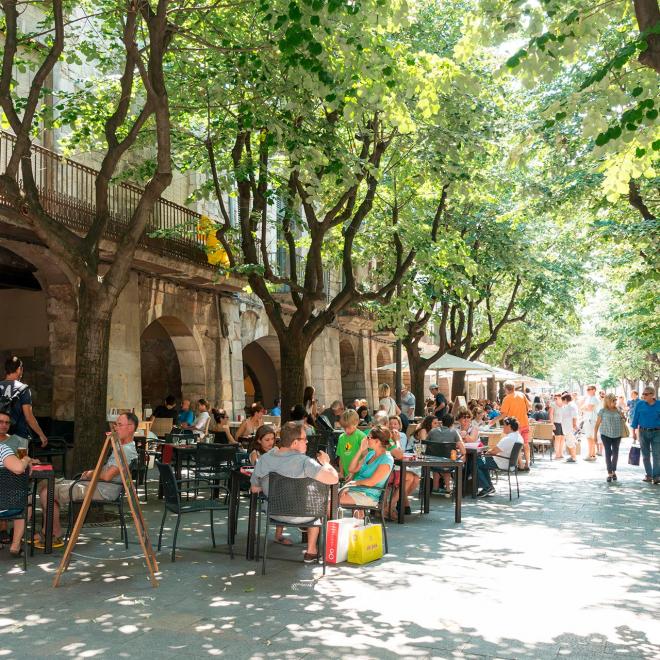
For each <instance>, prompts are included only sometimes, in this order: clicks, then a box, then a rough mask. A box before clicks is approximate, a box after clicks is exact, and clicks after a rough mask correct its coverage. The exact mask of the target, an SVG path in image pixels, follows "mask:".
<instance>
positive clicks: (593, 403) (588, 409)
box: [580, 385, 600, 461]
mask: <svg viewBox="0 0 660 660" xmlns="http://www.w3.org/2000/svg"><path fill="white" fill-rule="evenodd" d="M599 408H600V401H599V400H598V397H597V396H596V386H595V385H588V386H587V396H586V397H585V400H584V402H583V403H582V407H581V408H580V410H581V411H582V414H583V420H584V425H583V427H582V430H583V431H584V435H585V436H587V443H588V445H589V450H588V452H587V457H586V458H585V459H584V460H585V461H595V460H596V433H595V432H594V427H595V425H596V419H597V417H598V409H599Z"/></svg>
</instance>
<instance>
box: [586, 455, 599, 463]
mask: <svg viewBox="0 0 660 660" xmlns="http://www.w3.org/2000/svg"><path fill="white" fill-rule="evenodd" d="M584 460H585V461H589V462H590V463H592V462H593V461H595V460H596V457H595V456H587V457H586V458H585V459H584Z"/></svg>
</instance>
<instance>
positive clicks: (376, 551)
mask: <svg viewBox="0 0 660 660" xmlns="http://www.w3.org/2000/svg"><path fill="white" fill-rule="evenodd" d="M382 556H383V527H382V525H376V524H374V525H360V526H358V527H354V528H353V529H352V530H351V532H350V541H349V544H348V561H349V562H350V563H351V564H368V563H369V562H370V561H375V560H376V559H380V558H381V557H382Z"/></svg>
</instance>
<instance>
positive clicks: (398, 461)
mask: <svg viewBox="0 0 660 660" xmlns="http://www.w3.org/2000/svg"><path fill="white" fill-rule="evenodd" d="M394 464H395V465H398V466H399V467H400V468H401V481H400V483H399V520H398V522H399V524H400V525H401V524H403V523H404V522H405V506H404V504H403V500H404V490H405V483H406V470H407V469H408V468H412V467H421V468H422V472H423V476H424V490H423V492H422V511H423V512H424V513H428V512H429V509H430V502H431V483H432V479H431V468H434V467H435V468H448V467H449V468H452V469H454V470H456V479H455V480H454V502H455V511H454V520H455V522H457V523H459V522H461V500H462V495H463V463H462V462H461V461H452V460H451V459H448V458H441V457H440V456H422V457H419V458H417V457H410V458H409V457H404V458H395V459H394Z"/></svg>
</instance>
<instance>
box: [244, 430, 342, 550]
mask: <svg viewBox="0 0 660 660" xmlns="http://www.w3.org/2000/svg"><path fill="white" fill-rule="evenodd" d="M279 444H280V446H279V447H275V448H274V449H271V450H270V451H269V452H267V453H266V454H264V455H263V456H261V457H260V458H259V460H258V461H257V464H256V465H255V466H254V472H253V473H252V477H251V479H250V483H251V490H252V492H253V493H261V492H263V493H264V494H265V495H266V496H267V495H268V475H269V474H270V473H271V472H277V474H281V475H282V476H283V477H290V478H292V479H304V478H305V477H309V478H310V479H316V481H320V482H321V483H322V484H328V485H332V484H336V483H337V482H338V481H339V475H338V474H337V470H335V468H333V467H332V465H330V457H329V456H328V455H327V454H326V453H325V452H324V451H320V452H319V453H318V454H317V459H318V460H314V459H313V458H310V457H309V456H307V455H306V454H305V452H306V451H307V434H306V433H305V428H304V425H303V424H302V422H287V423H286V424H284V425H283V426H282V430H281V431H280V443H279ZM278 520H281V521H282V522H288V523H293V524H299V523H309V522H312V521H310V519H309V518H293V517H286V519H285V517H280V518H278ZM318 538H319V528H318V527H309V528H308V530H307V552H305V555H304V557H303V559H304V561H305V562H312V561H316V559H317V558H318V552H319V551H318Z"/></svg>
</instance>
